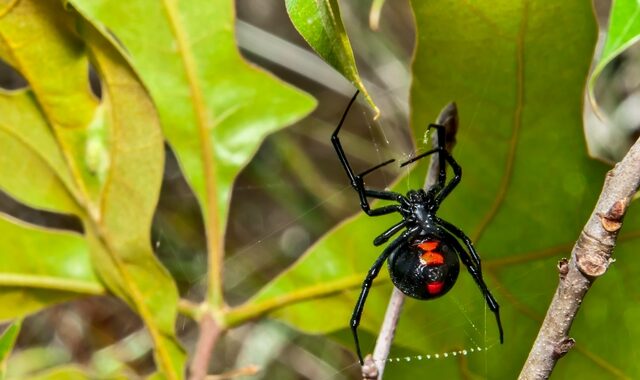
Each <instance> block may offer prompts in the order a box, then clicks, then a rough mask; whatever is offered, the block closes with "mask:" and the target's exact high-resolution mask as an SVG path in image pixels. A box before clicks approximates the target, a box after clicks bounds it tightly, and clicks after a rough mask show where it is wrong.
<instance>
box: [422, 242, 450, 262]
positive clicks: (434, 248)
mask: <svg viewBox="0 0 640 380" xmlns="http://www.w3.org/2000/svg"><path fill="white" fill-rule="evenodd" d="M439 245H440V242H439V241H427V242H424V243H421V244H418V248H420V249H421V250H422V251H423V252H424V253H423V254H422V255H421V256H420V257H421V258H422V260H423V261H424V262H425V263H426V264H427V265H443V264H444V256H442V253H440V251H439V250H438V248H439Z"/></svg>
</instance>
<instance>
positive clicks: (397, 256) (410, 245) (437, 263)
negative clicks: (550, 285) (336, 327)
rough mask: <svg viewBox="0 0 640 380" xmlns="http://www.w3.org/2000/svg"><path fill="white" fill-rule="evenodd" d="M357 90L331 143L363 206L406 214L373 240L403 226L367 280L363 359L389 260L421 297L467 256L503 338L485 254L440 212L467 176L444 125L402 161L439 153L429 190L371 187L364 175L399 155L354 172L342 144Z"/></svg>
mask: <svg viewBox="0 0 640 380" xmlns="http://www.w3.org/2000/svg"><path fill="white" fill-rule="evenodd" d="M357 95H358V93H357V92H356V94H355V95H354V97H353V98H352V99H351V101H350V102H349V105H348V106H347V109H346V110H345V112H344V114H343V115H342V119H341V120H340V123H339V124H338V127H337V128H336V130H335V131H334V132H333V135H332V136H331V142H332V143H333V146H334V148H335V150H336V153H337V154H338V158H339V159H340V163H341V164H342V166H343V167H344V169H345V171H346V172H347V176H348V177H349V180H350V181H351V185H352V186H353V188H354V189H355V190H356V191H357V192H358V195H359V197H360V207H361V208H362V210H363V211H364V212H365V213H366V214H367V215H369V216H379V215H386V214H391V213H394V212H397V213H399V214H400V215H401V216H402V220H401V221H399V222H398V223H396V224H395V225H393V226H391V227H390V228H389V229H387V230H386V231H385V232H383V233H382V234H380V235H379V236H378V237H376V238H375V239H374V240H373V244H374V245H375V246H378V245H381V244H384V243H386V242H387V241H388V240H389V239H390V238H391V237H393V236H394V235H396V234H397V233H399V232H400V231H403V232H402V234H400V236H398V237H397V238H395V239H394V240H393V241H391V243H389V245H388V246H387V247H386V248H385V249H384V251H383V252H382V254H381V255H380V256H379V257H378V259H377V260H376V261H375V262H374V264H373V266H372V267H371V269H370V270H369V273H368V274H367V277H366V278H365V280H364V282H363V283H362V291H361V292H360V297H359V298H358V302H357V303H356V306H355V308H354V310H353V315H352V316H351V330H352V332H353V338H354V340H355V343H356V350H357V353H358V358H359V359H360V363H362V353H361V351H360V343H359V341H358V325H359V324H360V318H361V316H362V311H363V309H364V303H365V301H366V299H367V295H368V294H369V289H370V288H371V284H372V282H373V280H374V279H375V278H376V276H377V275H378V273H379V272H380V269H381V268H382V266H383V264H384V262H385V261H387V262H388V266H389V273H390V275H391V280H392V281H393V284H394V285H395V286H396V287H397V288H398V289H400V290H401V291H402V292H403V293H404V294H406V295H408V296H410V297H413V298H417V299H421V300H428V299H433V298H437V297H441V296H442V295H444V294H446V293H447V292H448V291H449V290H450V289H451V288H452V287H453V285H454V284H455V282H456V280H457V278H458V273H459V272H460V261H461V262H462V264H463V265H464V266H465V267H466V268H467V271H468V272H469V274H470V275H471V277H473V279H474V280H475V282H476V284H477V285H478V287H479V288H480V291H482V294H483V296H484V298H485V300H486V302H487V305H488V306H489V309H490V310H491V311H492V312H493V313H494V314H495V316H496V323H497V324H498V330H499V332H500V342H502V341H503V331H502V324H501V323H500V311H499V306H498V302H496V300H495V298H493V296H492V295H491V293H490V292H489V289H487V285H486V284H485V283H484V280H483V278H482V268H481V264H480V256H478V254H477V252H476V249H475V247H474V246H473V243H472V242H471V239H469V237H467V235H465V234H464V232H462V231H461V230H460V229H459V228H458V227H456V226H454V225H453V224H451V223H449V222H447V221H445V220H443V219H441V218H439V217H438V216H436V212H437V211H438V208H439V207H440V204H441V203H442V201H443V200H444V199H445V198H446V197H447V195H449V193H451V191H452V190H453V189H454V188H455V187H456V186H457V185H458V183H459V182H460V179H461V178H462V168H461V167H460V165H458V163H457V162H456V161H455V160H454V159H453V157H452V156H451V155H450V154H449V152H447V150H446V149H445V130H444V127H443V126H442V125H437V124H431V125H429V129H431V128H435V129H436V130H437V132H438V147H437V148H435V149H431V150H429V151H427V152H424V153H422V154H419V155H417V156H416V157H414V158H412V159H410V160H408V161H406V162H403V163H401V164H400V166H405V165H408V164H410V163H412V162H415V161H417V160H419V159H421V158H424V157H426V156H429V155H432V154H434V153H437V154H438V158H439V172H438V180H437V182H436V184H435V185H434V186H432V187H431V188H430V189H429V190H428V191H425V190H423V189H418V190H409V191H408V192H407V194H406V195H402V194H400V193H396V192H393V191H388V190H374V189H370V188H368V187H366V186H365V184H364V177H365V176H366V175H367V174H369V173H371V172H372V171H374V170H376V169H379V168H381V167H383V166H385V165H388V164H390V163H392V162H394V161H395V160H388V161H385V162H383V163H381V164H380V165H377V166H375V167H373V168H371V169H369V170H366V171H364V172H362V173H360V174H354V172H353V170H352V169H351V165H350V164H349V161H348V160H347V157H346V155H345V153H344V150H343V149H342V145H341V144H340V139H339V138H338V133H339V132H340V128H341V127H342V124H343V123H344V119H345V118H346V116H347V113H348V112H349V108H351V105H352V104H353V102H354V101H355V100H356V97H357ZM445 163H448V164H449V165H450V166H451V169H452V170H453V178H452V179H451V181H449V182H448V183H447V172H446V166H445ZM368 198H373V199H383V200H388V201H395V202H397V204H392V205H387V206H382V207H379V208H374V209H372V208H371V206H370V205H369V201H368ZM460 241H462V242H463V243H464V245H465V246H466V250H465V249H464V248H463V247H462V244H461V243H460Z"/></svg>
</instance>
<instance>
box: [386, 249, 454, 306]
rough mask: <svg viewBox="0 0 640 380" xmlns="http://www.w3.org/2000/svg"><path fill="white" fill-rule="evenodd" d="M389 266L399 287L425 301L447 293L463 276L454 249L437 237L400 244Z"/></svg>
mask: <svg viewBox="0 0 640 380" xmlns="http://www.w3.org/2000/svg"><path fill="white" fill-rule="evenodd" d="M388 265H389V274H390V275H391V281H393V284H394V285H395V286H396V288H398V289H400V290H401V291H402V292H403V293H404V294H406V295H408V296H410V297H413V298H417V299H421V300H427V299H433V298H438V297H440V296H443V295H444V294H446V293H447V292H448V291H449V290H450V289H451V288H452V287H453V285H454V284H455V283H456V280H457V279H458V274H459V273H460V263H459V261H458V255H457V254H456V253H455V251H454V249H453V247H451V246H450V245H448V244H446V243H445V242H443V241H442V240H440V239H437V238H434V237H428V238H422V239H418V240H414V241H412V242H407V243H406V244H402V245H400V246H399V247H398V248H397V249H395V250H394V251H393V252H392V253H391V255H390V256H389V261H388Z"/></svg>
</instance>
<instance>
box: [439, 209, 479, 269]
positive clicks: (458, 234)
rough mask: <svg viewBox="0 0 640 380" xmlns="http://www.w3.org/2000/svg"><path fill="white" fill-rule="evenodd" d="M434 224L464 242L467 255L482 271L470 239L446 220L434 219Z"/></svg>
mask: <svg viewBox="0 0 640 380" xmlns="http://www.w3.org/2000/svg"><path fill="white" fill-rule="evenodd" d="M436 222H437V223H438V224H440V225H441V226H442V227H444V228H445V229H447V230H448V231H449V232H451V233H452V234H453V235H455V237H457V238H458V239H460V240H462V241H463V242H464V244H465V245H466V246H467V249H468V250H469V254H470V255H471V259H472V260H473V263H474V264H475V265H476V266H477V267H478V269H479V270H482V266H481V262H480V256H479V255H478V252H476V248H475V247H474V246H473V243H472V242H471V239H470V238H469V237H468V236H467V235H466V234H465V233H464V232H462V230H461V229H459V228H458V227H456V226H454V225H453V224H451V223H449V222H447V221H446V220H442V219H440V218H438V217H436Z"/></svg>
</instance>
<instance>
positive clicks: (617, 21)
mask: <svg viewBox="0 0 640 380" xmlns="http://www.w3.org/2000/svg"><path fill="white" fill-rule="evenodd" d="M638 38H640V4H639V3H638V2H637V1H635V0H616V1H613V2H612V4H611V13H610V14H609V28H608V31H607V36H606V40H605V42H604V47H603V49H602V53H601V54H600V60H599V61H598V64H597V65H596V67H595V68H594V69H593V72H592V74H591V77H590V78H589V96H590V98H591V100H592V102H593V103H594V104H596V102H597V99H596V98H595V94H594V89H595V85H596V82H597V81H598V78H599V77H600V74H601V73H602V70H604V68H605V67H606V66H607V65H608V64H609V63H610V62H611V61H612V60H613V59H614V58H615V57H617V56H618V55H620V53H622V52H623V51H625V50H626V49H627V48H629V47H630V46H631V45H633V44H634V43H636V42H637V41H638Z"/></svg>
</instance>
